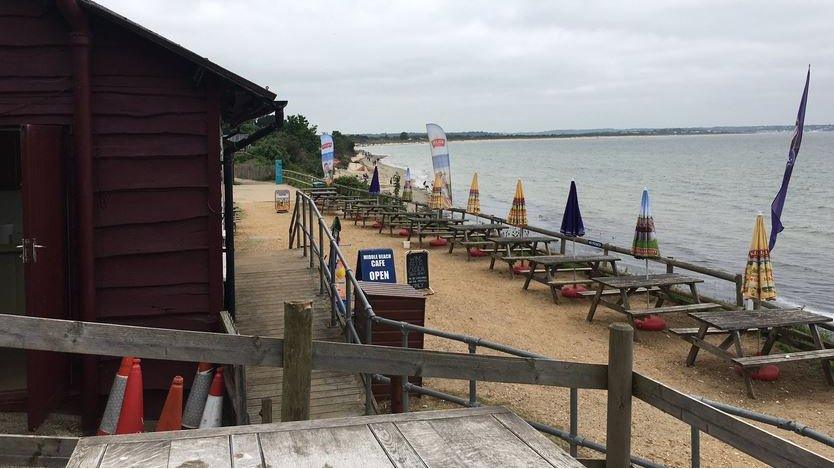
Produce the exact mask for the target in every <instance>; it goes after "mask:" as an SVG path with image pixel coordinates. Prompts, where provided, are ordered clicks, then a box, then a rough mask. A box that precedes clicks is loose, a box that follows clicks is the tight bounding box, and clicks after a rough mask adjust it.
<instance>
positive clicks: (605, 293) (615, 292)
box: [579, 287, 660, 297]
mask: <svg viewBox="0 0 834 469" xmlns="http://www.w3.org/2000/svg"><path fill="white" fill-rule="evenodd" d="M659 290H660V288H657V287H652V288H649V289H648V291H649V292H654V291H659ZM645 291H646V289H645V288H641V289H639V290H638V291H637V293H640V292H645ZM579 294H580V295H581V296H590V297H593V296H594V295H596V294H597V292H596V290H587V291H583V292H580V293H579ZM619 294H620V290H603V291H602V295H603V296H611V295H619Z"/></svg>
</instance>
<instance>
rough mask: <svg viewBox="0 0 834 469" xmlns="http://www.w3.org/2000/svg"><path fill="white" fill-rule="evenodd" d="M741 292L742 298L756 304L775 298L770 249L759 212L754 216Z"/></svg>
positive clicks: (762, 218)
mask: <svg viewBox="0 0 834 469" xmlns="http://www.w3.org/2000/svg"><path fill="white" fill-rule="evenodd" d="M742 292H743V294H744V298H748V299H752V300H753V301H754V303H756V304H757V305H758V304H759V303H761V302H762V301H767V300H774V299H776V285H775V284H774V282H773V265H772V264H771V262H770V249H768V247H767V230H766V229H765V224H764V217H763V216H762V215H761V214H759V216H757V217H756V225H755V226H754V228H753V239H752V241H750V252H749V253H748V254H747V267H746V268H745V269H744V283H743V284H742Z"/></svg>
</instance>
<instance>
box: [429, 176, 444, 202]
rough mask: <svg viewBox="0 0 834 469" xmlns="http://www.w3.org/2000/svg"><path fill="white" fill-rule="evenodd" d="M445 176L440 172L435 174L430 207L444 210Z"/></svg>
mask: <svg viewBox="0 0 834 469" xmlns="http://www.w3.org/2000/svg"><path fill="white" fill-rule="evenodd" d="M444 205H445V204H444V202H443V178H441V177H440V173H437V174H436V175H435V176H434V185H433V186H432V188H431V196H430V197H429V208H431V209H434V210H443V209H444V208H445V207H444Z"/></svg>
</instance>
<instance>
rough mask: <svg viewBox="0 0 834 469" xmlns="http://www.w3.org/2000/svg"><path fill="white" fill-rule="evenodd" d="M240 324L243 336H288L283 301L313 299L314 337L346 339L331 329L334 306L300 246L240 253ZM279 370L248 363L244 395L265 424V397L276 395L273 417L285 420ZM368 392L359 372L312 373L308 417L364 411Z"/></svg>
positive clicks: (251, 413) (253, 420)
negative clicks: (270, 251)
mask: <svg viewBox="0 0 834 469" xmlns="http://www.w3.org/2000/svg"><path fill="white" fill-rule="evenodd" d="M235 260H236V269H235V270H236V275H237V276H236V290H235V291H236V302H237V313H236V314H237V317H236V322H237V326H238V329H239V330H240V333H241V334H249V335H261V336H272V337H284V302H285V301H291V300H312V301H313V339H314V340H326V341H333V342H342V341H343V338H342V336H341V331H340V329H339V328H338V327H334V328H331V327H329V324H330V305H329V302H328V300H327V296H326V295H322V296H319V295H318V293H319V277H318V273H317V270H315V269H309V260H308V258H306V257H302V255H301V250H300V249H294V250H286V251H281V252H279V253H266V254H264V253H259V252H257V251H254V250H250V251H239V252H238V253H237V257H236V259H235ZM281 378H282V370H281V369H280V368H270V367H254V366H253V367H247V368H246V398H247V409H248V412H249V419H250V422H251V423H261V416H260V410H261V399H262V398H267V397H269V398H271V399H272V421H273V422H279V421H280V420H281ZM364 402H365V392H364V388H363V386H362V381H361V379H360V378H359V376H357V375H353V374H349V373H339V372H332V371H313V380H312V389H311V396H310V418H312V419H320V418H331V417H350V416H358V415H364V413H365V407H364Z"/></svg>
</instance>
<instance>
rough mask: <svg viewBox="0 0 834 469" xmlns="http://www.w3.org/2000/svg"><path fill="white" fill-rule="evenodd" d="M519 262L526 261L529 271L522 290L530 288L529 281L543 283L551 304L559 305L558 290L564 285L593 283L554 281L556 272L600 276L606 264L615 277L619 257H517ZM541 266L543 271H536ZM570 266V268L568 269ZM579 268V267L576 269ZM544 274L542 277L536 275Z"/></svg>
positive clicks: (574, 280)
mask: <svg viewBox="0 0 834 469" xmlns="http://www.w3.org/2000/svg"><path fill="white" fill-rule="evenodd" d="M518 259H519V260H522V261H527V263H528V265H529V267H530V269H529V270H528V271H527V274H526V277H527V280H525V281H524V289H525V290H527V288H528V287H529V286H530V282H531V281H534V280H535V281H536V282H539V283H543V284H545V285H547V286H548V287H550V294H551V295H552V296H553V302H554V303H559V293H558V292H559V289H560V288H561V287H563V286H565V285H590V284H592V283H594V280H592V279H573V280H569V279H564V280H558V279H556V274H557V272H560V271H564V272H568V271H570V272H573V273H574V274H575V273H576V272H577V271H578V270H582V271H590V272H591V273H592V274H595V275H601V274H602V271H601V270H600V267H601V266H602V265H603V264H608V265H609V266H610V267H611V270H612V271H613V272H614V275H617V261H619V260H620V258H619V257H615V256H606V255H598V256H519V257H518ZM538 266H542V267H543V269H538ZM570 266H572V267H570ZM577 266H580V267H577ZM537 274H544V275H537Z"/></svg>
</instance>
